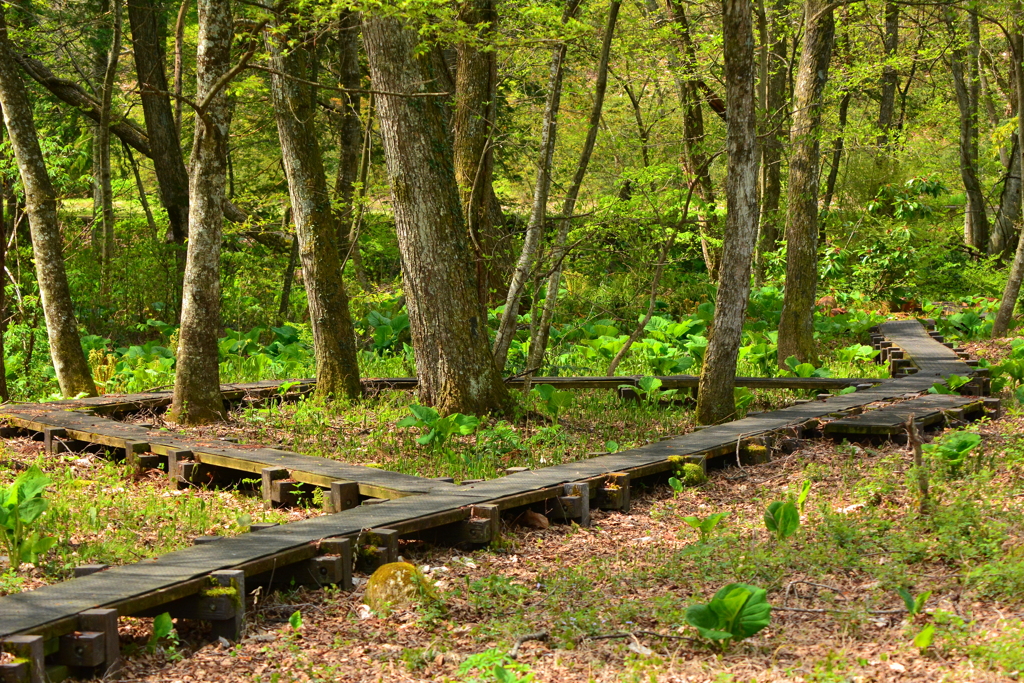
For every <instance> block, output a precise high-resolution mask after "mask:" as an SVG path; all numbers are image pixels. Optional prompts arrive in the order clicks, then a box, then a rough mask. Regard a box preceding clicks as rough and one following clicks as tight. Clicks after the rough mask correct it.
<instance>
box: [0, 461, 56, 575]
mask: <svg viewBox="0 0 1024 683" xmlns="http://www.w3.org/2000/svg"><path fill="white" fill-rule="evenodd" d="M49 483H50V478H49V477H48V476H46V475H45V474H43V473H42V471H40V469H39V468H38V467H36V466H35V465H33V466H32V467H30V468H29V469H27V470H25V471H24V472H22V473H21V474H20V475H18V478H17V479H15V480H14V482H13V483H12V484H11V485H10V486H7V487H3V486H0V541H3V545H4V548H5V549H6V550H7V556H8V557H9V558H10V562H11V566H12V567H13V568H14V569H17V568H18V567H20V566H21V564H22V563H23V562H35V561H36V560H37V559H38V558H39V556H40V555H42V554H43V553H45V552H46V551H47V550H49V549H50V548H52V547H53V545H54V544H55V543H56V542H57V539H56V538H55V537H54V536H44V535H41V534H40V533H39V532H38V531H36V530H35V529H34V527H35V524H36V522H37V521H38V520H39V518H40V516H41V515H42V514H43V513H44V512H46V509H47V508H48V507H49V503H48V502H47V501H46V499H44V498H43V491H44V490H45V489H46V487H47V485H49Z"/></svg>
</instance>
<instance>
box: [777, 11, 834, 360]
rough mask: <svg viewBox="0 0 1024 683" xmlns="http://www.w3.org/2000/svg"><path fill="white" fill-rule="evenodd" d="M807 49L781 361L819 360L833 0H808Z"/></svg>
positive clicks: (799, 82)
mask: <svg viewBox="0 0 1024 683" xmlns="http://www.w3.org/2000/svg"><path fill="white" fill-rule="evenodd" d="M804 25H805V32H804V48H803V54H801V55H800V67H799V69H798V71H797V77H796V88H795V92H794V97H793V99H794V102H793V130H792V133H791V140H792V148H793V152H792V155H791V156H790V160H789V200H788V202H789V211H788V215H787V217H786V293H785V296H784V298H783V304H782V317H781V319H780V320H779V365H780V366H781V365H782V364H783V362H784V361H785V359H786V358H788V357H789V356H796V357H797V358H799V359H800V361H801V362H813V361H814V360H816V354H815V351H814V292H815V288H816V287H817V283H818V171H819V168H820V165H819V163H818V157H819V137H820V135H821V110H822V106H823V99H824V92H825V84H826V83H827V81H828V68H829V62H830V61H831V59H832V43H833V39H834V37H835V19H834V15H833V9H832V6H831V5H830V4H829V0H807V5H806V15H805V24H804Z"/></svg>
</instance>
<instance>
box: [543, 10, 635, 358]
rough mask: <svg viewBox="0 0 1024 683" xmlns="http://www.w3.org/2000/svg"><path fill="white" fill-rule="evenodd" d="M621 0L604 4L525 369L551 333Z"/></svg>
mask: <svg viewBox="0 0 1024 683" xmlns="http://www.w3.org/2000/svg"><path fill="white" fill-rule="evenodd" d="M621 5H622V2H621V0H611V2H610V3H609V5H608V19H607V21H606V24H605V29H604V38H603V40H602V42H601V53H600V56H599V57H598V61H597V79H596V83H595V84H594V103H593V105H592V106H591V109H590V120H589V121H588V122H587V137H586V139H585V140H584V142H583V149H582V150H581V151H580V159H579V162H577V164H576V173H575V174H574V175H573V178H572V184H571V185H570V186H569V190H568V192H566V194H565V201H564V202H562V215H561V217H560V218H559V219H558V233H557V234H556V235H555V241H554V244H553V245H552V248H551V261H552V263H551V274H550V275H548V282H547V290H546V291H547V294H546V295H545V297H544V309H543V311H542V312H541V315H540V321H539V322H538V323H537V325H535V326H534V334H533V336H532V338H531V339H530V354H529V357H528V358H527V361H526V369H527V370H528V371H531V373H532V371H533V370H535V369H538V370H539V369H540V367H541V365H542V364H543V362H544V353H545V351H546V350H547V346H548V338H549V336H550V334H551V321H552V320H553V319H554V316H555V304H556V303H557V302H558V290H559V289H560V286H561V281H562V268H563V266H564V264H565V258H566V255H567V251H568V250H567V248H566V242H567V241H568V239H569V227H570V226H571V225H572V214H573V212H574V211H575V210H576V200H577V199H578V198H579V194H580V189H581V188H582V187H583V178H584V177H585V176H586V174H587V167H588V166H589V165H590V157H591V156H592V155H593V153H594V145H595V144H596V143H597V132H598V129H599V128H600V126H601V112H602V111H603V110H604V94H605V91H606V90H607V89H608V60H609V58H610V56H611V51H612V36H614V35H615V24H616V22H617V21H618V18H619V7H620V6H621Z"/></svg>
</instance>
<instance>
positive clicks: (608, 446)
mask: <svg viewBox="0 0 1024 683" xmlns="http://www.w3.org/2000/svg"><path fill="white" fill-rule="evenodd" d="M604 450H605V451H606V452H608V453H617V452H618V450H619V444H618V442H617V441H605V442H604Z"/></svg>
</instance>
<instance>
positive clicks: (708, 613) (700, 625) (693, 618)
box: [686, 605, 733, 640]
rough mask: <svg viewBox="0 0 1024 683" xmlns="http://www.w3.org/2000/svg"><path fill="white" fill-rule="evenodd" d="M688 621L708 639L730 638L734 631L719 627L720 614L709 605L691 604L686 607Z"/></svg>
mask: <svg viewBox="0 0 1024 683" xmlns="http://www.w3.org/2000/svg"><path fill="white" fill-rule="evenodd" d="M686 623H688V624H689V625H690V626H693V627H694V628H695V629H697V632H698V633H700V634H701V635H702V636H704V637H705V638H707V639H708V640H729V639H731V638H732V637H733V634H732V633H729V632H728V631H722V630H721V629H720V628H719V623H720V622H719V618H718V615H717V614H716V613H715V612H714V611H712V610H711V608H710V607H708V606H707V605H691V606H690V607H687V608H686Z"/></svg>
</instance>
